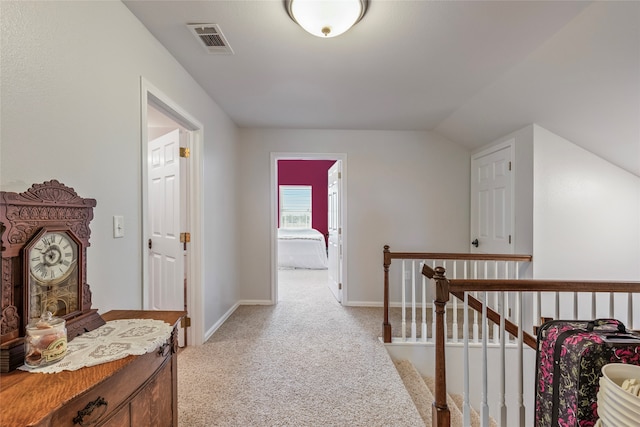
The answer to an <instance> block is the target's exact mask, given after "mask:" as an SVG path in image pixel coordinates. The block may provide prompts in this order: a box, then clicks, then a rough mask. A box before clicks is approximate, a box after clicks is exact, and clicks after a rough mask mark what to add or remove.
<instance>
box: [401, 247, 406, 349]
mask: <svg viewBox="0 0 640 427" xmlns="http://www.w3.org/2000/svg"><path fill="white" fill-rule="evenodd" d="M406 271H407V269H406V265H405V260H404V259H403V260H402V303H401V307H402V341H406V340H407V317H406V316H407V307H406V305H407V301H406V290H405V286H406V280H407V279H406V277H407V273H406Z"/></svg>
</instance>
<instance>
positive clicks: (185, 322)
mask: <svg viewBox="0 0 640 427" xmlns="http://www.w3.org/2000/svg"><path fill="white" fill-rule="evenodd" d="M181 325H182V327H183V328H189V327H191V317H189V316H186V317H183V318H182V323H181Z"/></svg>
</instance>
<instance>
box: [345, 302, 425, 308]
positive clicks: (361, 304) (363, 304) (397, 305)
mask: <svg viewBox="0 0 640 427" xmlns="http://www.w3.org/2000/svg"><path fill="white" fill-rule="evenodd" d="M342 305H344V306H346V307H384V304H383V303H382V302H380V301H348V302H343V303H342ZM432 305H433V304H432V303H427V307H431V306H432ZM389 307H392V308H400V307H402V303H400V302H393V301H392V302H390V303H389Z"/></svg>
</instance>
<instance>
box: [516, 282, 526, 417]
mask: <svg viewBox="0 0 640 427" xmlns="http://www.w3.org/2000/svg"><path fill="white" fill-rule="evenodd" d="M517 276H518V272H517V271H516V279H517V278H518V277H517ZM517 295H518V296H517V298H518V302H517V306H518V317H517V319H518V379H517V381H518V412H519V414H520V417H519V418H520V424H519V425H521V426H523V425H525V419H526V417H525V407H524V350H523V347H524V339H523V338H524V335H523V330H522V329H523V324H522V319H523V316H522V312H523V307H522V292H518V293H517Z"/></svg>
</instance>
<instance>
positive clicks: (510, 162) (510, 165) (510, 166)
mask: <svg viewBox="0 0 640 427" xmlns="http://www.w3.org/2000/svg"><path fill="white" fill-rule="evenodd" d="M509 170H511V162H509Z"/></svg>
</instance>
